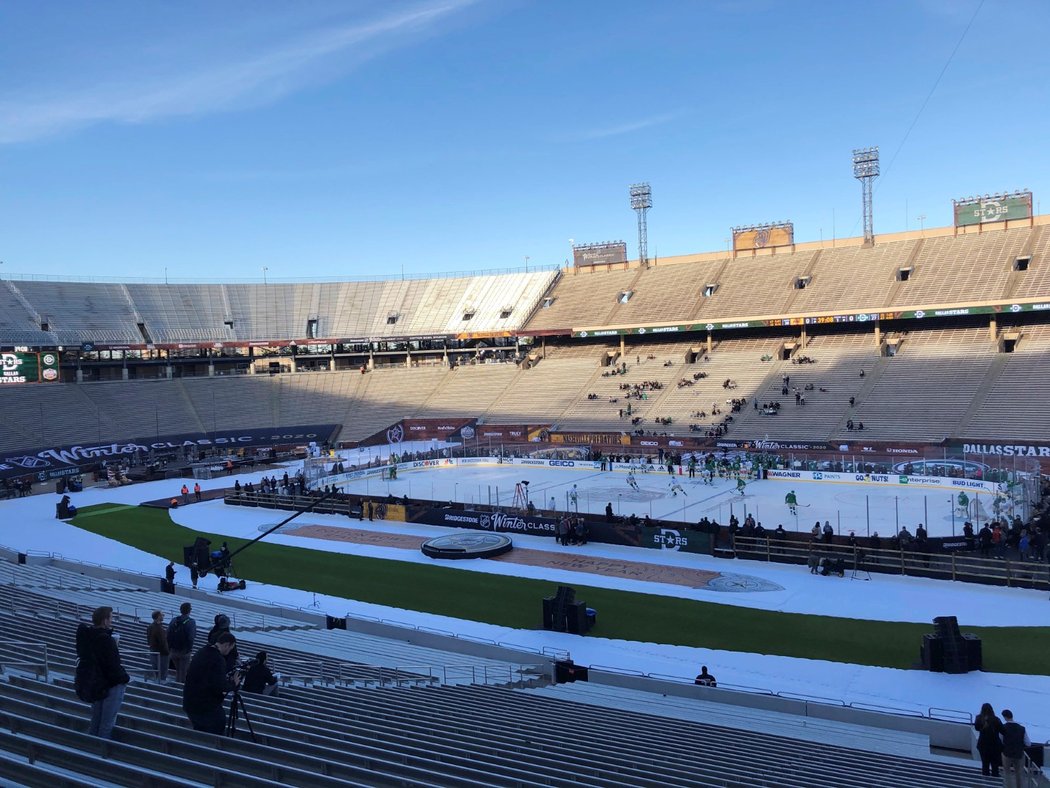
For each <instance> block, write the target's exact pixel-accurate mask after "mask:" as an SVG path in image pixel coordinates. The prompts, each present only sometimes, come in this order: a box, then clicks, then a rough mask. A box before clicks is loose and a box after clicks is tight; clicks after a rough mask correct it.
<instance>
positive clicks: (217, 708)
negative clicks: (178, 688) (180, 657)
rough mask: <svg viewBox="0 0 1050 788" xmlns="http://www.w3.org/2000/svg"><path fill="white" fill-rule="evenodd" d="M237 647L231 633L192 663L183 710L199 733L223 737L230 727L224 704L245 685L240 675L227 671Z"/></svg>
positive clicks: (202, 650) (186, 684)
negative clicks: (237, 689)
mask: <svg viewBox="0 0 1050 788" xmlns="http://www.w3.org/2000/svg"><path fill="white" fill-rule="evenodd" d="M236 648H237V638H235V637H234V636H233V635H231V634H230V632H229V630H227V631H225V632H223V633H222V634H220V635H219V636H218V638H216V641H215V643H210V644H208V645H207V646H205V647H204V648H202V649H201V650H200V651H198V652H197V653H196V654H194V655H193V659H192V660H190V668H189V670H188V671H187V672H186V683H185V684H184V685H183V686H182V709H183V711H185V712H186V716H187V717H189V718H190V723H192V725H193V729H194V730H195V731H204V732H205V733H215V734H220V735H221V734H222V733H223V730H224V729H225V727H226V710H225V709H224V708H223V701H224V700H225V698H226V693H227V692H231V691H233V690H234V689H235V688H236V687H237V686H238V685H239V684H240V683H241V676H240V674H239V673H235V674H233V675H232V676H230V675H229V673H228V671H227V670H226V660H227V659H228V658H229V656H230V654H231V653H232V652H233V651H234V649H236Z"/></svg>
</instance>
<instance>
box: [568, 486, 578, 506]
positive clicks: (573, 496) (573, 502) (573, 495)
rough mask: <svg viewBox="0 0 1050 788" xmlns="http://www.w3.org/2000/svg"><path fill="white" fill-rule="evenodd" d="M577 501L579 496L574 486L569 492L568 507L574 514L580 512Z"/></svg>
mask: <svg viewBox="0 0 1050 788" xmlns="http://www.w3.org/2000/svg"><path fill="white" fill-rule="evenodd" d="M579 500H580V496H579V493H577V492H576V485H575V484H574V485H573V486H572V489H571V490H569V505H570V506H572V510H573V511H574V512H578V511H580V506H579Z"/></svg>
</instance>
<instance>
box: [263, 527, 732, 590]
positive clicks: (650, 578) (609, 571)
mask: <svg viewBox="0 0 1050 788" xmlns="http://www.w3.org/2000/svg"><path fill="white" fill-rule="evenodd" d="M282 534H284V535H285V536H304V537H307V538H309V539H328V540H330V541H333V542H353V543H355V544H368V545H375V546H377V547H398V548H401V549H405V550H418V549H419V548H420V546H421V545H422V544H423V542H425V541H426V537H422V536H411V535H409V534H397V533H389V532H385V531H366V530H363V529H360V528H336V527H334V526H329V525H308V524H304V525H299V526H294V527H291V528H289V529H287V530H285V531H282ZM562 550H564V552H554V551H551V550H529V549H526V548H523V547H515V548H514V549H513V550H511V551H510V552H509V553H504V554H503V555H501V556H499V557H497V558H490V559H487V560H490V561H503V562H505V563H511V564H525V565H527V566H542V567H547V568H549V569H564V570H566V571H568V572H586V573H589V574H592V575H605V576H606V577H622V578H627V579H628V580H644V581H646V582H649V583H669V584H671V585H678V586H686V587H688V588H704V587H705V586H706V585H707V584H708V583H709V582H711V581H712V580H714V579H715V578H717V577H719V576H720V575H719V573H718V572H708V571H706V570H703V569H686V568H684V567H676V566H661V565H659V564H649V563H644V562H641V561H622V560H620V559H617V558H601V557H597V556H587V555H580V554H578V553H574V552H573V548H572V547H565V548H562Z"/></svg>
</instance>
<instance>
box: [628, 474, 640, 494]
mask: <svg viewBox="0 0 1050 788" xmlns="http://www.w3.org/2000/svg"><path fill="white" fill-rule="evenodd" d="M627 486H628V487H630V488H631V489H632V490H634V491H635V492H641V489H640V488H639V487H638V482H637V481H636V480H635V478H634V471H627Z"/></svg>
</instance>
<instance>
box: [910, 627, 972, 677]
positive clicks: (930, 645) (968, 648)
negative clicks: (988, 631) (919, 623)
mask: <svg viewBox="0 0 1050 788" xmlns="http://www.w3.org/2000/svg"><path fill="white" fill-rule="evenodd" d="M933 626H934V632H933V634H931V635H923V636H922V649H921V651H920V655H921V657H922V666H923V667H924V668H925V669H926V670H929V671H933V672H934V673H968V672H969V671H971V670H982V669H983V656H982V649H981V639H980V638H979V637H977V636H976V635H963V634H962V633H961V632H959V621H958V619H957V618H956V617H955V616H938V617H937V618H935V619H933Z"/></svg>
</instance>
